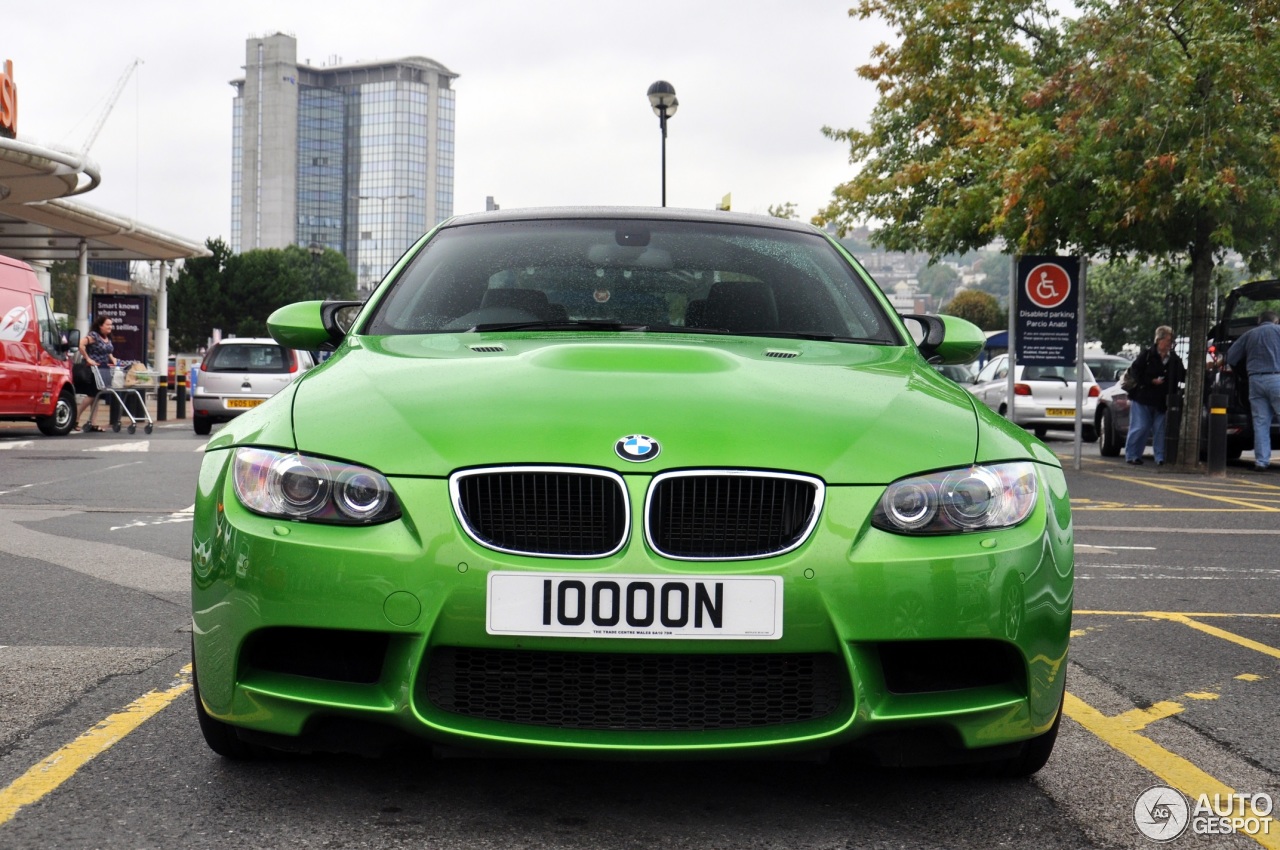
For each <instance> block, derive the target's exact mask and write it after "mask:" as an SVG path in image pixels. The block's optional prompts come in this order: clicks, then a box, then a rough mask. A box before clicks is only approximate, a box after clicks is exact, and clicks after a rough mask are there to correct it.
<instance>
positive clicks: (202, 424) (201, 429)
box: [191, 419, 213, 437]
mask: <svg viewBox="0 0 1280 850" xmlns="http://www.w3.org/2000/svg"><path fill="white" fill-rule="evenodd" d="M191 427H192V428H194V429H195V431H196V433H197V434H199V435H200V436H201V437H207V436H208V435H209V432H210V431H212V430H213V422H211V421H210V420H208V419H192V420H191Z"/></svg>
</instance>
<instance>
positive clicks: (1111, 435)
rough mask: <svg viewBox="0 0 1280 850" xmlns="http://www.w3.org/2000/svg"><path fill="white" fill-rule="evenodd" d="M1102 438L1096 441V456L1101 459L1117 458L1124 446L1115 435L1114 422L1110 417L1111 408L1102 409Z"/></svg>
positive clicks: (1117, 435)
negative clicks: (1100, 456) (1098, 455)
mask: <svg viewBox="0 0 1280 850" xmlns="http://www.w3.org/2000/svg"><path fill="white" fill-rule="evenodd" d="M1100 430H1101V431H1102V438H1101V439H1100V440H1099V441H1098V454H1100V455H1102V456H1103V457H1119V456H1120V452H1122V451H1124V444H1123V443H1121V442H1120V435H1119V434H1117V433H1116V425H1115V420H1114V419H1113V418H1112V415H1111V408H1109V407H1104V408H1103V409H1102V425H1101V426H1100Z"/></svg>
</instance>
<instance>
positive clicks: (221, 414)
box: [191, 337, 315, 434]
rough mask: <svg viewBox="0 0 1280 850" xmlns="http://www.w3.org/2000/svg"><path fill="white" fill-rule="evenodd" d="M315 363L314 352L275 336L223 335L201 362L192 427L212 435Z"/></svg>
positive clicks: (194, 400) (285, 385)
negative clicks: (219, 424) (220, 425)
mask: <svg viewBox="0 0 1280 850" xmlns="http://www.w3.org/2000/svg"><path fill="white" fill-rule="evenodd" d="M313 365H315V362H314V360H313V359H312V357H311V354H310V352H307V351H297V350H294V349H289V348H285V347H284V346H282V345H280V344H279V343H278V342H276V341H275V340H274V339H268V338H265V337H264V338H261V339H239V338H232V339H224V340H222V341H220V342H216V343H214V344H213V345H211V346H210V347H209V350H208V352H206V353H205V356H204V360H202V361H201V362H200V371H199V374H198V375H197V380H196V385H195V390H194V391H193V392H192V395H191V408H192V418H191V422H192V426H193V427H194V428H195V432H196V433H197V434H208V433H209V432H210V430H212V428H213V425H214V423H216V422H228V421H230V420H231V419H234V418H235V417H237V416H239V415H240V414H242V413H244V412H246V411H248V410H253V409H254V408H255V407H257V406H258V405H260V404H262V403H263V402H264V401H266V400H267V399H269V398H271V397H272V396H273V395H275V394H276V393H278V392H280V391H281V390H282V389H284V388H285V387H287V386H289V384H290V383H291V382H293V381H294V380H296V379H297V378H299V377H301V376H302V374H303V373H304V372H306V371H307V370H308V369H310V368H311V367H312V366H313Z"/></svg>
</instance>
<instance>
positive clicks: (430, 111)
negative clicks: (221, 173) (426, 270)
mask: <svg viewBox="0 0 1280 850" xmlns="http://www.w3.org/2000/svg"><path fill="white" fill-rule="evenodd" d="M244 69H245V76H244V78H243V79H239V80H233V81H232V83H231V84H232V85H233V86H234V87H235V89H236V96H235V100H234V102H233V106H232V129H233V132H232V160H231V161H232V165H231V169H232V174H231V184H232V185H231V248H232V250H233V251H236V252H239V251H246V250H250V249H252V248H282V247H284V246H286V245H290V244H297V245H302V246H303V247H309V246H311V245H323V246H325V247H329V248H333V249H335V250H337V251H341V252H342V253H343V254H344V255H345V256H346V257H347V260H348V262H349V263H350V264H351V268H352V270H353V271H354V272H355V273H356V278H357V282H358V285H359V286H360V287H361V288H362V289H369V288H371V287H373V286H375V285H377V283H378V281H379V280H381V278H382V275H383V274H384V273H385V272H386V271H387V269H389V268H390V267H391V265H392V263H394V262H395V261H396V260H397V259H398V258H399V257H400V255H401V254H402V253H404V251H405V249H407V248H408V247H409V246H410V245H411V244H412V243H413V242H414V241H415V240H416V239H417V238H418V237H419V236H421V235H422V234H423V233H425V232H426V231H427V229H428V228H430V227H433V226H434V225H436V224H437V223H439V222H441V221H443V220H444V219H446V218H448V217H449V216H451V215H452V214H453V144H454V92H453V90H452V88H450V84H451V82H452V80H454V79H455V78H456V77H457V76H458V75H457V74H455V73H453V72H452V71H450V70H449V69H448V68H445V67H444V66H443V65H441V64H440V63H438V62H436V61H434V60H431V59H427V58H424V57H420V56H412V57H408V58H405V59H397V60H394V61H386V62H363V63H357V64H351V65H344V64H342V63H341V62H340V61H338V60H336V59H335V60H333V61H331V62H329V63H327V64H325V65H322V66H312V65H311V64H310V60H307V61H304V62H303V63H301V64H300V63H299V62H298V60H297V41H296V40H295V39H294V38H293V37H292V36H288V35H284V34H280V33H277V34H275V35H271V36H267V37H265V38H251V39H249V40H248V41H247V42H246V45H245V66H244Z"/></svg>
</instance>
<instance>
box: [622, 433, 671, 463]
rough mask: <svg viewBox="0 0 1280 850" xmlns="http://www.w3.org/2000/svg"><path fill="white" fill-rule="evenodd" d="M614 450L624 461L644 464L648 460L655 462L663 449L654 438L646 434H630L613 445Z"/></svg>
mask: <svg viewBox="0 0 1280 850" xmlns="http://www.w3.org/2000/svg"><path fill="white" fill-rule="evenodd" d="M613 450H614V451H615V452H617V453H618V457H620V458H622V459H623V460H629V461H631V462H632V463H644V462H645V461H646V460H653V459H654V458H655V457H657V456H658V453H659V452H661V451H662V447H661V446H659V445H658V441H657V440H655V439H653V438H652V437H646V436H645V435H644V434H628V435H627V436H625V437H623V438H622V439H621V440H619V441H618V442H616V443H614V444H613Z"/></svg>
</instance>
